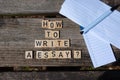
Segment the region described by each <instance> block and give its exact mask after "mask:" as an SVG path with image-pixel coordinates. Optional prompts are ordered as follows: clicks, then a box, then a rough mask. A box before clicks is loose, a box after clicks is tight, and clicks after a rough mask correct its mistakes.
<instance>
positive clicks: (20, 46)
mask: <svg viewBox="0 0 120 80" xmlns="http://www.w3.org/2000/svg"><path fill="white" fill-rule="evenodd" d="M47 19H48V18H47ZM42 20H43V19H41V18H15V19H12V18H10V19H1V22H0V24H1V26H0V66H58V65H59V66H92V64H91V60H90V57H89V55H88V52H87V49H86V47H85V43H84V40H83V38H82V35H81V34H80V31H79V26H78V25H77V24H75V23H73V22H71V21H70V20H68V19H66V18H49V19H48V20H63V28H61V29H59V28H58V29H56V30H59V31H60V38H59V39H62V40H64V39H69V40H70V47H66V48H59V47H57V48H56V47H51V48H35V40H47V39H46V38H45V30H47V29H44V28H42V26H41V25H42V24H41V22H42ZM40 50H41V51H51V50H52V51H54V50H82V58H81V59H73V58H72V59H50V60H37V59H30V60H28V59H25V51H33V52H34V54H35V53H36V51H40Z"/></svg>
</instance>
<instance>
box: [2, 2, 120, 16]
mask: <svg viewBox="0 0 120 80" xmlns="http://www.w3.org/2000/svg"><path fill="white" fill-rule="evenodd" d="M102 1H104V2H105V3H106V4H109V5H110V6H114V5H116V4H118V3H120V2H119V0H102ZM63 2H64V0H57V1H56V0H29V1H27V0H0V15H21V14H23V15H25V14H27V15H28V14H48V13H49V14H50V13H58V12H59V10H60V8H61V5H62V3H63ZM119 9H120V8H119Z"/></svg>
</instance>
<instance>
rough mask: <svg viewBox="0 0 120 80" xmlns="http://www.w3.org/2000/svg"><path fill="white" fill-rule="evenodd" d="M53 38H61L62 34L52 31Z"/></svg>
mask: <svg viewBox="0 0 120 80" xmlns="http://www.w3.org/2000/svg"><path fill="white" fill-rule="evenodd" d="M52 38H53V39H57V38H60V32H59V31H52Z"/></svg>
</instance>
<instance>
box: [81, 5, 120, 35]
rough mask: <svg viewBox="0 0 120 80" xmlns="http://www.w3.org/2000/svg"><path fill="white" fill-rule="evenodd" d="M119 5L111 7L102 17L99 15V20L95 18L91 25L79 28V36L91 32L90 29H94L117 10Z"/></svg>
mask: <svg viewBox="0 0 120 80" xmlns="http://www.w3.org/2000/svg"><path fill="white" fill-rule="evenodd" d="M119 6H120V4H119V5H116V6H114V7H112V8H111V9H110V10H109V11H107V12H105V13H104V14H103V15H101V16H100V17H99V18H97V19H96V20H95V21H93V22H92V23H91V24H89V25H88V26H87V27H86V28H85V29H84V28H83V27H82V26H80V28H82V31H81V34H85V33H87V32H88V31H89V30H91V29H92V28H94V27H95V26H96V25H97V24H99V23H100V22H101V21H103V20H104V19H105V18H106V17H108V16H109V15H110V14H111V13H112V12H113V11H114V10H115V9H117V8H118V7H119Z"/></svg>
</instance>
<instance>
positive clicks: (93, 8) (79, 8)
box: [60, 0, 110, 27]
mask: <svg viewBox="0 0 120 80" xmlns="http://www.w3.org/2000/svg"><path fill="white" fill-rule="evenodd" d="M109 9H110V7H109V6H107V5H106V4H104V3H103V2H101V1H99V0H65V2H64V3H63V5H62V7H61V10H60V14H62V15H64V16H66V17H68V18H69V19H71V20H72V21H74V22H76V23H77V24H79V25H81V26H83V27H86V26H88V25H89V24H90V23H91V22H93V21H94V20H95V19H97V18H98V17H99V16H101V15H102V14H103V13H104V12H106V11H107V10H109Z"/></svg>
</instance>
